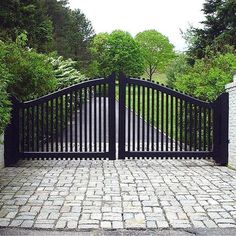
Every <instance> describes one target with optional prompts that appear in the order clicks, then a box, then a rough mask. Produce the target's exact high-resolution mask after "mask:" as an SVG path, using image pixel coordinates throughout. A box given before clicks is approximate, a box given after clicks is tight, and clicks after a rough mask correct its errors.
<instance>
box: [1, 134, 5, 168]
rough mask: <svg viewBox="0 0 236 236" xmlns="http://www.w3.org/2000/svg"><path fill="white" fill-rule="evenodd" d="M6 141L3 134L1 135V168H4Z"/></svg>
mask: <svg viewBox="0 0 236 236" xmlns="http://www.w3.org/2000/svg"><path fill="white" fill-rule="evenodd" d="M4 166H5V165H4V143H3V135H0V169H1V168H4Z"/></svg>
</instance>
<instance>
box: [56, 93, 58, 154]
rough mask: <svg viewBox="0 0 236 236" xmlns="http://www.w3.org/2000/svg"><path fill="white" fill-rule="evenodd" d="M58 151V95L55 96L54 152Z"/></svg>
mask: <svg viewBox="0 0 236 236" xmlns="http://www.w3.org/2000/svg"><path fill="white" fill-rule="evenodd" d="M58 151H59V145H58V97H57V98H56V152H58Z"/></svg>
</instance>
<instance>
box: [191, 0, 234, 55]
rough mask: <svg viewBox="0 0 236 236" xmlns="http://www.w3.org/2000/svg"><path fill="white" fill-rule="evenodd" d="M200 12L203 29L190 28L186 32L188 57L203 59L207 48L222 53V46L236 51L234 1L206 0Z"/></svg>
mask: <svg viewBox="0 0 236 236" xmlns="http://www.w3.org/2000/svg"><path fill="white" fill-rule="evenodd" d="M202 11H203V13H204V15H205V18H206V19H205V20H204V21H203V22H201V23H202V25H203V27H201V28H193V27H191V28H190V29H189V30H188V32H187V41H188V42H189V44H190V45H189V46H190V47H189V53H190V55H192V56H194V57H197V58H203V57H204V56H205V49H206V48H207V47H211V48H212V49H214V50H215V51H222V50H225V49H224V45H231V46H233V47H234V48H235V49H236V41H235V38H236V17H235V16H236V1H235V0H206V2H205V3H204V5H203V9H202Z"/></svg>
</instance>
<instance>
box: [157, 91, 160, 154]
mask: <svg viewBox="0 0 236 236" xmlns="http://www.w3.org/2000/svg"><path fill="white" fill-rule="evenodd" d="M159 104H160V103H159V91H158V90H157V91H156V109H157V110H156V125H157V127H156V151H159V133H160V132H159V110H160V105H159Z"/></svg>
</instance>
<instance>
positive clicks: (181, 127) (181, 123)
mask: <svg viewBox="0 0 236 236" xmlns="http://www.w3.org/2000/svg"><path fill="white" fill-rule="evenodd" d="M179 109H180V112H179V115H180V133H179V139H180V151H182V150H183V100H182V99H180V108H179Z"/></svg>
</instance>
